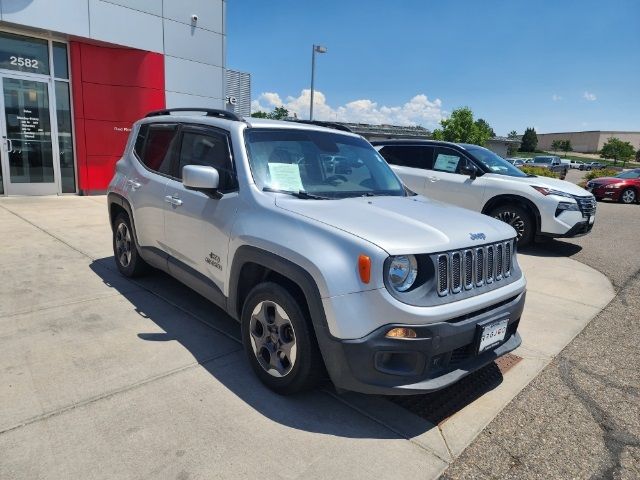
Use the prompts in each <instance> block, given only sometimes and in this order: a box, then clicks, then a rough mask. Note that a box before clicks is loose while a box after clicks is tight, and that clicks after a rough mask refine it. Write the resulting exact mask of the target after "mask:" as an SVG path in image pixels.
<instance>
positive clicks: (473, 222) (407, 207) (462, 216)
mask: <svg viewBox="0 0 640 480" xmlns="http://www.w3.org/2000/svg"><path fill="white" fill-rule="evenodd" d="M275 202H276V205H277V206H278V207H279V208H282V209H284V210H288V211H290V212H295V213H297V214H299V215H302V216H304V217H307V218H310V219H312V220H316V221H318V222H322V223H324V224H327V225H331V226H332V227H335V228H339V229H340V230H344V231H345V232H349V233H351V234H353V235H356V236H358V237H361V238H363V239H365V240H367V241H369V242H371V243H373V244H375V245H377V246H378V247H380V248H382V249H384V250H386V251H387V253H389V254H390V255H400V254H409V253H414V254H418V253H436V252H442V251H446V250H454V249H460V248H466V247H470V246H476V245H483V244H487V243H491V242H498V241H501V240H506V239H509V238H513V237H515V236H516V232H515V230H514V229H513V228H511V227H510V226H509V225H507V224H506V223H503V222H501V221H498V220H495V219H493V218H490V217H487V216H485V215H482V214H480V213H476V212H473V211H471V210H465V209H463V208H459V207H455V206H453V205H449V204H446V203H442V202H438V201H435V200H430V199H427V198H425V197H423V196H421V195H417V196H413V197H356V198H344V199H340V200H302V199H297V198H295V197H290V196H281V195H278V196H277V197H276V200H275ZM471 234H484V237H485V238H484V239H482V238H481V236H479V235H478V237H480V238H478V239H477V240H471ZM474 236H476V235H474Z"/></svg>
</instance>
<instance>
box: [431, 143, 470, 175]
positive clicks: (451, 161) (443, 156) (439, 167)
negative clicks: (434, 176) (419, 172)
mask: <svg viewBox="0 0 640 480" xmlns="http://www.w3.org/2000/svg"><path fill="white" fill-rule="evenodd" d="M466 164H467V158H466V157H465V156H464V155H462V154H461V153H458V152H456V151H455V150H452V149H451V148H443V147H436V148H435V158H434V161H433V170H435V171H437V172H446V173H460V168H461V167H462V166H463V165H466Z"/></svg>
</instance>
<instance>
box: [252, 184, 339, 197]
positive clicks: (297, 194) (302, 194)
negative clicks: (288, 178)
mask: <svg viewBox="0 0 640 480" xmlns="http://www.w3.org/2000/svg"><path fill="white" fill-rule="evenodd" d="M262 191H263V192H273V193H286V194H287V195H293V196H294V197H298V198H303V199H305V200H331V199H330V198H329V197H321V196H320V195H314V194H313V193H309V192H305V191H304V190H299V191H297V192H293V191H291V190H280V189H278V188H271V187H264V188H263V189H262Z"/></svg>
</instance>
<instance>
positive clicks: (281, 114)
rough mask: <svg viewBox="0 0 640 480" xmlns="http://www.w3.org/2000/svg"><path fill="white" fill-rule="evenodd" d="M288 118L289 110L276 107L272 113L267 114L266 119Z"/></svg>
mask: <svg viewBox="0 0 640 480" xmlns="http://www.w3.org/2000/svg"><path fill="white" fill-rule="evenodd" d="M288 116H289V110H287V109H286V108H284V107H276V108H275V109H274V110H273V112H271V113H267V118H270V119H271V120H282V119H284V118H287V117H288Z"/></svg>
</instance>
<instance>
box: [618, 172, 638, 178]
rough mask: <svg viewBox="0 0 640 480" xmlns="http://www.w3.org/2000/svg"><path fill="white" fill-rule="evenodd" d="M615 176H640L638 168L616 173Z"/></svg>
mask: <svg viewBox="0 0 640 480" xmlns="http://www.w3.org/2000/svg"><path fill="white" fill-rule="evenodd" d="M616 177H617V178H640V170H629V171H628V172H622V173H619V174H618V175H616Z"/></svg>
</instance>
